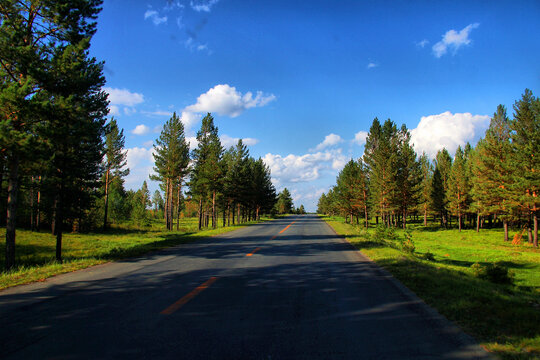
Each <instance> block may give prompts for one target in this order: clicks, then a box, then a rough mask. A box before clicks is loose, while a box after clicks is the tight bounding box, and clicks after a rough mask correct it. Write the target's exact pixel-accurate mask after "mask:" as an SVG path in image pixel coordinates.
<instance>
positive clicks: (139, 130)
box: [131, 124, 150, 135]
mask: <svg viewBox="0 0 540 360" xmlns="http://www.w3.org/2000/svg"><path fill="white" fill-rule="evenodd" d="M149 132H150V128H149V127H148V126H146V125H144V124H140V125H137V126H135V129H133V130H131V133H132V134H134V135H145V134H148V133H149Z"/></svg>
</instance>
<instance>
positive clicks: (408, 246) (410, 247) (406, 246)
mask: <svg viewBox="0 0 540 360" xmlns="http://www.w3.org/2000/svg"><path fill="white" fill-rule="evenodd" d="M401 249H402V250H403V251H405V252H406V253H408V254H414V251H415V250H416V246H415V245H414V241H413V237H412V231H411V230H410V229H406V230H405V239H403V240H402V241H401Z"/></svg>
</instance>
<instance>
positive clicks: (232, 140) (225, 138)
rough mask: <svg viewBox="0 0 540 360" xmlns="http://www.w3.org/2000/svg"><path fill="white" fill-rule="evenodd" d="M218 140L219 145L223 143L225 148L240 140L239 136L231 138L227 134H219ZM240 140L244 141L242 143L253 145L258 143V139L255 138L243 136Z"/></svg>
mask: <svg viewBox="0 0 540 360" xmlns="http://www.w3.org/2000/svg"><path fill="white" fill-rule="evenodd" d="M220 140H221V145H223V146H224V147H225V148H229V147H231V146H235V145H236V144H237V143H238V140H240V138H233V137H230V136H229V135H221V136H220ZM242 142H243V143H244V145H247V146H253V145H255V144H257V143H259V140H258V139H255V138H243V139H242Z"/></svg>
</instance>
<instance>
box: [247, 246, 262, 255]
mask: <svg viewBox="0 0 540 360" xmlns="http://www.w3.org/2000/svg"><path fill="white" fill-rule="evenodd" d="M259 250H261V248H260V247H258V248H255V250H253V251H252V252H250V253H249V254H246V256H253V254H255V253H256V252H257V251H259Z"/></svg>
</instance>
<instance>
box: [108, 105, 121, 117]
mask: <svg viewBox="0 0 540 360" xmlns="http://www.w3.org/2000/svg"><path fill="white" fill-rule="evenodd" d="M109 115H113V116H114V115H117V116H118V115H120V108H118V106H116V105H109Z"/></svg>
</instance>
